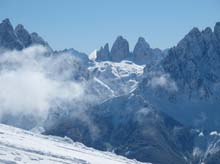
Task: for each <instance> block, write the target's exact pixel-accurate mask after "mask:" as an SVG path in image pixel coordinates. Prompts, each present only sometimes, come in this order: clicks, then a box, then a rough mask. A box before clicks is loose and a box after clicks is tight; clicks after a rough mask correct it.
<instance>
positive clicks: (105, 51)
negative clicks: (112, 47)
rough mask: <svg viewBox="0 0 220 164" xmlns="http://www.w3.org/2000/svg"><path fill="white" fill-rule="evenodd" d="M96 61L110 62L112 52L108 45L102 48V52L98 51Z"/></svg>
mask: <svg viewBox="0 0 220 164" xmlns="http://www.w3.org/2000/svg"><path fill="white" fill-rule="evenodd" d="M96 55H97V57H96V61H107V60H110V56H109V55H110V52H109V45H108V43H106V44H105V46H104V47H101V48H100V50H98V51H97V54H96Z"/></svg>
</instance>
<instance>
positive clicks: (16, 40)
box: [0, 19, 52, 50]
mask: <svg viewBox="0 0 220 164" xmlns="http://www.w3.org/2000/svg"><path fill="white" fill-rule="evenodd" d="M37 44H38V45H43V46H45V47H47V48H48V49H49V50H52V49H51V47H50V46H49V44H48V43H47V42H46V41H44V40H43V38H41V37H40V36H39V35H38V34H37V33H31V34H30V33H29V32H28V31H27V30H26V29H25V28H24V26H23V25H21V24H19V25H17V26H16V27H15V29H14V28H13V26H12V25H11V22H10V20H9V19H5V20H3V21H2V23H0V48H2V49H9V50H12V49H16V50H21V49H23V48H27V47H29V46H31V45H37Z"/></svg>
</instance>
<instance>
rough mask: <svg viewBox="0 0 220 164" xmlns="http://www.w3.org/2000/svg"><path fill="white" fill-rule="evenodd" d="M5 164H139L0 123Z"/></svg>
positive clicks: (1, 158) (1, 159)
mask: <svg viewBox="0 0 220 164" xmlns="http://www.w3.org/2000/svg"><path fill="white" fill-rule="evenodd" d="M0 163H1V164H2V163H3V164H24V163H27V164H35V163H44V164H57V163H59V164H60V163H61V164H89V163H91V164H139V163H140V162H137V161H135V160H129V159H126V158H124V157H121V156H116V155H114V154H112V153H108V152H101V151H98V150H95V149H92V148H88V147H86V146H84V145H82V144H80V143H77V142H72V141H71V140H70V139H68V138H59V137H53V136H43V135H40V134H34V133H32V132H28V131H24V130H21V129H17V128H14V127H10V126H6V125H2V124H0Z"/></svg>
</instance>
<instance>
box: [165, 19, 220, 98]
mask: <svg viewBox="0 0 220 164" xmlns="http://www.w3.org/2000/svg"><path fill="white" fill-rule="evenodd" d="M219 36H220V23H217V24H216V26H215V28H214V32H212V29H211V28H209V27H208V28H206V29H205V30H203V31H199V29H198V28H193V29H192V30H191V31H190V32H189V33H188V34H187V35H186V36H185V37H184V38H183V39H182V40H181V41H180V42H179V43H178V44H177V46H176V47H173V48H172V49H170V50H169V52H168V55H167V57H166V58H165V59H164V61H163V68H164V70H165V71H166V72H168V73H169V74H170V75H171V77H172V78H173V79H175V81H176V82H177V84H178V88H179V89H181V90H182V91H186V90H188V91H190V94H192V93H193V92H194V91H195V92H198V91H199V92H200V93H201V94H200V95H198V96H199V97H206V98H207V97H210V96H212V95H215V93H216V91H218V90H219V88H216V86H217V83H218V82H219V80H220V62H219V61H220V51H219V50H220V49H219V45H220V40H219Z"/></svg>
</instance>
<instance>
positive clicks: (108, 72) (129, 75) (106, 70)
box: [89, 60, 145, 96]
mask: <svg viewBox="0 0 220 164" xmlns="http://www.w3.org/2000/svg"><path fill="white" fill-rule="evenodd" d="M144 66H145V65H137V64H135V63H133V62H131V61H127V60H123V61H121V62H119V63H117V62H110V61H102V62H94V65H93V66H91V67H89V70H90V72H91V73H92V74H93V75H94V77H95V78H94V81H96V82H97V83H98V84H99V85H100V86H102V87H104V88H106V89H107V91H108V92H109V94H111V95H112V96H120V95H124V94H128V93H130V92H132V91H133V90H134V89H136V87H137V84H138V83H139V81H141V79H142V75H143V72H144Z"/></svg>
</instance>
